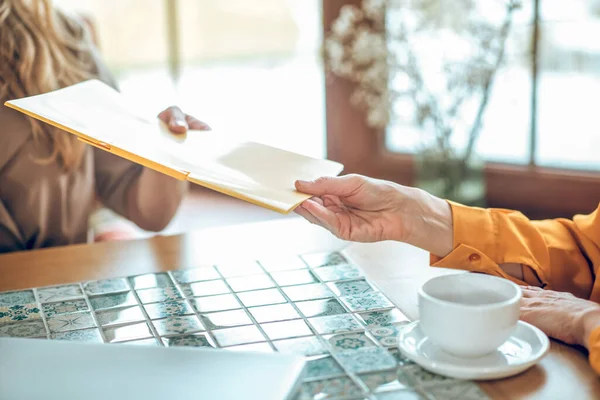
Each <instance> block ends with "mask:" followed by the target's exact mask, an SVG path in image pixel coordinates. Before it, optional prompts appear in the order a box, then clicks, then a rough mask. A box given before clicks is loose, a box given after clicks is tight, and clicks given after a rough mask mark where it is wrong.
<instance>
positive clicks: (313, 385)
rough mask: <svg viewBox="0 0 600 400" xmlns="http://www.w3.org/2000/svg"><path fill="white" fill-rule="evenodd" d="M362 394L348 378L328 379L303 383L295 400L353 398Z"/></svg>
mask: <svg viewBox="0 0 600 400" xmlns="http://www.w3.org/2000/svg"><path fill="white" fill-rule="evenodd" d="M363 395H364V393H363V391H362V390H360V388H359V387H358V386H356V384H355V383H354V382H352V380H351V379H350V378H347V377H340V378H330V379H323V380H319V381H310V382H304V383H303V384H302V385H301V386H300V393H299V394H298V395H297V396H296V398H295V400H320V399H333V398H336V399H337V398H348V397H350V398H353V399H355V398H356V397H357V396H363ZM361 398H362V397H361Z"/></svg>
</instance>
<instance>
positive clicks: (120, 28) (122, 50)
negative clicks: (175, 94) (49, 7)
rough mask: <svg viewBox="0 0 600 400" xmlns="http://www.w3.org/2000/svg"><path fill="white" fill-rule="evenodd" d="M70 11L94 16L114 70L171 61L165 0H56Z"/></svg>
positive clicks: (120, 71)
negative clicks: (169, 58)
mask: <svg viewBox="0 0 600 400" xmlns="http://www.w3.org/2000/svg"><path fill="white" fill-rule="evenodd" d="M54 3H55V4H56V5H58V6H59V7H61V8H62V9H64V10H65V11H67V12H69V13H76V14H80V15H83V16H85V17H87V18H90V19H91V21H92V23H93V26H94V28H95V31H96V33H97V38H98V42H99V43H98V46H99V47H100V50H101V51H102V56H103V59H104V61H105V62H106V63H107V65H108V66H109V68H110V69H111V70H112V71H113V73H115V74H117V75H122V74H126V73H127V72H128V71H131V70H135V69H139V68H153V69H161V68H162V69H163V70H164V71H166V65H167V45H166V44H167V43H166V36H165V32H166V25H165V22H166V19H165V16H164V8H163V5H164V2H163V1H157V0H154V1H147V0H54Z"/></svg>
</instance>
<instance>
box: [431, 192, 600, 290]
mask: <svg viewBox="0 0 600 400" xmlns="http://www.w3.org/2000/svg"><path fill="white" fill-rule="evenodd" d="M450 206H451V208H452V219H453V224H454V225H453V226H454V239H453V251H452V252H450V254H448V255H447V256H446V257H443V258H440V257H436V256H433V255H432V256H431V264H432V265H433V266H438V267H445V268H457V269H463V270H467V271H474V272H483V273H488V274H492V275H498V276H502V277H505V278H509V279H511V280H513V281H517V282H518V283H521V284H522V283H526V284H535V283H540V282H541V283H542V285H544V286H545V287H546V288H547V289H552V290H558V291H566V292H571V293H573V294H575V295H577V296H579V297H582V298H590V296H591V293H592V287H593V284H594V280H595V271H594V267H593V266H594V265H598V264H600V247H599V246H598V244H599V243H600V216H599V215H598V210H596V211H595V212H594V213H593V214H590V215H586V216H577V217H575V218H574V219H573V220H567V219H555V220H545V221H530V220H529V219H527V217H525V216H524V215H523V214H521V213H519V212H516V211H510V210H502V209H481V208H474V207H467V206H463V205H460V204H456V203H452V202H450ZM508 263H515V264H522V265H523V266H524V268H523V269H524V271H523V272H524V274H523V275H524V280H525V281H526V282H521V281H518V280H516V279H514V278H511V277H510V276H508V275H507V274H506V273H505V272H504V271H503V270H502V269H501V268H500V265H501V264H508ZM594 300H596V301H598V300H600V299H594Z"/></svg>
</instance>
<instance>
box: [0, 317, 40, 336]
mask: <svg viewBox="0 0 600 400" xmlns="http://www.w3.org/2000/svg"><path fill="white" fill-rule="evenodd" d="M0 337H46V328H45V327H44V322H42V321H40V320H38V321H31V322H29V321H26V322H17V323H15V324H10V325H3V326H0Z"/></svg>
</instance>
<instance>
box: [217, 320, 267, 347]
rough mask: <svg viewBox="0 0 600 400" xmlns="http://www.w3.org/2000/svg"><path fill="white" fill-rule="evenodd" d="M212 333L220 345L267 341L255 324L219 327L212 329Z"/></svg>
mask: <svg viewBox="0 0 600 400" xmlns="http://www.w3.org/2000/svg"><path fill="white" fill-rule="evenodd" d="M212 334H213V336H214V337H215V339H216V341H217V342H218V343H219V345H220V346H223V347H225V346H235V345H238V344H246V343H256V342H264V341H265V338H264V337H263V335H262V333H260V331H259V330H258V328H257V327H256V326H254V325H250V326H239V327H237V328H227V329H219V330H216V331H212Z"/></svg>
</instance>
